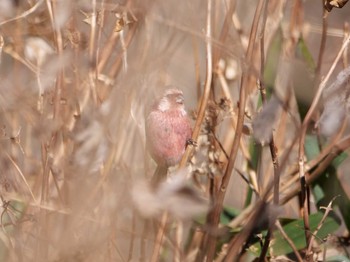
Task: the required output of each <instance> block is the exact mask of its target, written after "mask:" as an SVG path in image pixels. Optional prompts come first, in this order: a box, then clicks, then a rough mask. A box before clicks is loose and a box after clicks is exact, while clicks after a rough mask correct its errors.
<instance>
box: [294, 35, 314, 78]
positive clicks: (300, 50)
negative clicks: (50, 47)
mask: <svg viewBox="0 0 350 262" xmlns="http://www.w3.org/2000/svg"><path fill="white" fill-rule="evenodd" d="M296 57H297V58H300V59H302V60H303V61H305V62H306V64H307V66H308V68H309V69H310V71H312V72H314V71H315V70H316V63H315V61H314V58H313V57H312V54H311V52H310V50H309V48H308V47H307V45H306V43H305V41H304V38H302V37H300V38H299V41H298V44H297V47H296Z"/></svg>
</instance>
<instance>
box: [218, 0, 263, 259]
mask: <svg viewBox="0 0 350 262" xmlns="http://www.w3.org/2000/svg"><path fill="white" fill-rule="evenodd" d="M264 3H265V1H264V0H259V2H258V4H257V7H256V10H255V14H254V20H253V24H252V27H251V32H250V36H249V44H248V49H247V56H246V60H247V61H246V62H247V64H248V65H250V66H251V65H252V64H253V63H252V57H253V53H254V46H255V44H254V43H255V39H256V35H257V31H258V24H259V20H260V16H261V14H262V11H263V7H264ZM248 72H249V70H248V71H246V72H245V73H243V74H242V81H241V88H240V95H239V111H238V119H237V126H236V133H235V137H234V140H233V145H232V148H231V153H230V160H229V162H228V165H227V168H226V171H225V174H224V177H223V179H222V183H221V187H220V190H219V191H218V197H217V203H215V207H214V212H215V213H214V214H215V215H216V217H217V220H216V221H215V222H216V223H217V224H218V222H219V217H220V213H221V210H222V204H223V200H224V198H225V193H226V189H227V186H228V183H229V181H230V178H231V174H232V171H233V167H234V164H235V160H236V156H237V153H238V148H239V144H240V140H241V136H242V129H243V123H244V116H245V105H246V89H247V84H248V83H249V78H250V75H249V73H248ZM217 224H216V225H217ZM243 240H244V241H245V239H242V241H243ZM215 243H216V239H214V241H213V243H212V244H213V245H214V246H215ZM233 243H234V242H233V241H231V243H230V245H232V244H233ZM236 244H237V243H236ZM240 244H242V243H238V246H235V248H232V249H230V250H229V252H228V254H227V257H226V261H233V259H235V258H237V256H238V252H239V248H240V247H241V245H240Z"/></svg>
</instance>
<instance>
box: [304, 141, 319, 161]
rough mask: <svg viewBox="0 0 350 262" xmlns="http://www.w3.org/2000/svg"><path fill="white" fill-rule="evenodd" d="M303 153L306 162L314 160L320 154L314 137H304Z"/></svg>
mask: <svg viewBox="0 0 350 262" xmlns="http://www.w3.org/2000/svg"><path fill="white" fill-rule="evenodd" d="M305 153H306V157H307V159H308V160H311V159H314V158H315V157H316V156H317V155H318V154H319V153H320V147H319V145H318V141H317V137H316V136H311V135H307V136H306V137H305Z"/></svg>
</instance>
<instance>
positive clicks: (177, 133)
mask: <svg viewBox="0 0 350 262" xmlns="http://www.w3.org/2000/svg"><path fill="white" fill-rule="evenodd" d="M145 129H146V140H147V148H148V151H149V152H150V154H151V156H152V158H153V159H154V161H156V163H157V164H158V167H157V170H156V172H155V174H154V175H153V178H152V184H153V185H157V184H159V182H160V181H161V180H163V179H164V178H165V177H166V174H167V169H168V167H170V166H174V165H176V164H178V163H179V162H180V160H181V158H182V156H183V154H184V152H185V149H186V144H187V142H188V141H189V140H190V139H191V135H192V129H191V122H190V119H189V117H188V115H187V112H186V110H185V105H184V96H183V93H182V91H181V90H179V89H176V88H171V89H167V90H165V92H164V94H163V96H162V97H161V98H160V99H158V100H156V101H155V103H154V104H153V105H152V107H151V110H150V113H149V114H148V116H147V117H146V124H145Z"/></svg>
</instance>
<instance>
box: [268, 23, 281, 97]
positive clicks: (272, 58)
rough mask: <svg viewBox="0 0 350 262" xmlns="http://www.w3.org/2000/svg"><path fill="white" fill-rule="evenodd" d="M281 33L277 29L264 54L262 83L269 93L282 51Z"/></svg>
mask: <svg viewBox="0 0 350 262" xmlns="http://www.w3.org/2000/svg"><path fill="white" fill-rule="evenodd" d="M282 43H283V33H282V30H281V29H280V30H278V31H277V32H276V34H275V36H274V38H273V39H272V42H271V45H270V47H269V50H268V52H267V55H266V63H265V71H264V83H265V87H266V91H267V93H268V94H269V93H270V90H271V89H272V88H273V86H274V85H275V79H276V74H277V70H278V65H279V58H280V54H281V51H282Z"/></svg>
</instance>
